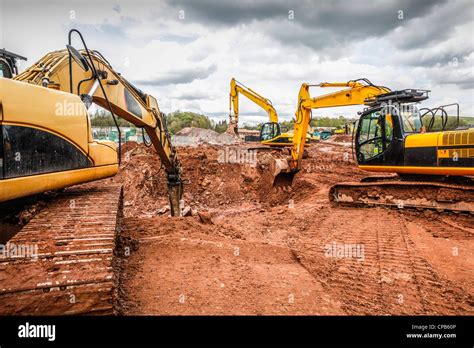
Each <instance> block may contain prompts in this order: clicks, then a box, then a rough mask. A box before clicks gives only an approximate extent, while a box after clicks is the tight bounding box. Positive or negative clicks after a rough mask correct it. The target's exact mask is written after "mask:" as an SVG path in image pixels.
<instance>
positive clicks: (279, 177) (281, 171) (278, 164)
mask: <svg viewBox="0 0 474 348" xmlns="http://www.w3.org/2000/svg"><path fill="white" fill-rule="evenodd" d="M295 174H296V171H293V170H291V169H290V166H289V165H288V161H287V160H286V159H276V160H275V168H274V171H273V187H286V186H291V185H293V179H294V177H295Z"/></svg>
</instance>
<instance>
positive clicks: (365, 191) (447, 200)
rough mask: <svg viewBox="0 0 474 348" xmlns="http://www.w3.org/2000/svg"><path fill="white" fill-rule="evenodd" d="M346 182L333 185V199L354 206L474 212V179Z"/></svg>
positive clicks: (385, 179) (384, 179) (392, 178)
mask: <svg viewBox="0 0 474 348" xmlns="http://www.w3.org/2000/svg"><path fill="white" fill-rule="evenodd" d="M366 179H369V180H370V181H368V180H362V181H361V182H346V183H338V184H336V185H333V186H332V187H331V189H330V192H329V198H330V200H331V201H332V202H334V203H338V204H341V205H352V206H369V207H370V206H388V207H394V208H399V209H405V208H415V209H430V210H436V211H440V212H442V211H450V212H457V213H470V214H474V181H473V180H472V179H470V178H464V180H462V181H463V182H461V183H460V182H459V181H458V180H456V181H458V183H456V182H451V183H450V182H449V180H447V181H444V182H443V181H440V180H437V181H433V180H430V181H419V180H417V181H414V180H409V181H405V180H403V179H401V178H399V179H398V180H396V179H397V178H396V177H395V178H394V177H385V178H383V177H380V178H379V180H375V181H374V180H373V177H368V178H366Z"/></svg>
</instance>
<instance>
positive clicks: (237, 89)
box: [229, 78, 278, 128]
mask: <svg viewBox="0 0 474 348" xmlns="http://www.w3.org/2000/svg"><path fill="white" fill-rule="evenodd" d="M239 94H242V95H244V96H246V97H247V98H248V99H250V100H251V101H253V102H254V103H255V104H257V105H258V106H260V107H261V108H262V109H263V110H265V112H267V114H268V117H269V119H270V122H274V123H278V115H277V112H276V110H275V108H274V107H273V104H272V102H271V101H270V100H269V99H267V98H265V97H263V96H262V95H260V94H258V93H257V92H255V91H254V90H253V89H251V88H249V87H246V86H245V85H243V84H242V83H240V82H238V81H237V80H236V79H234V78H232V80H231V81H230V93H229V118H230V125H231V126H233V127H234V128H237V124H238V122H239ZM232 109H233V112H232Z"/></svg>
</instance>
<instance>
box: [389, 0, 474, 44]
mask: <svg viewBox="0 0 474 348" xmlns="http://www.w3.org/2000/svg"><path fill="white" fill-rule="evenodd" d="M473 11H474V3H473V2H472V0H458V1H452V2H450V3H449V4H448V5H447V6H440V5H439V4H436V5H435V6H433V8H432V9H431V11H430V12H429V13H427V14H426V15H425V16H423V17H419V18H415V19H414V20H411V21H408V22H407V23H404V22H403V21H402V22H401V23H402V25H401V26H400V27H399V28H397V29H396V30H395V31H394V32H393V33H392V35H391V36H390V37H389V39H390V40H391V41H392V43H393V44H395V46H397V47H398V48H401V49H413V48H420V47H427V48H429V47H428V46H429V45H431V44H434V43H436V42H440V41H443V40H445V39H446V38H448V37H449V35H450V34H451V33H452V31H453V30H454V28H455V27H456V26H459V25H462V24H465V23H470V24H471V25H472V24H473V19H474V18H473ZM471 46H472V45H471Z"/></svg>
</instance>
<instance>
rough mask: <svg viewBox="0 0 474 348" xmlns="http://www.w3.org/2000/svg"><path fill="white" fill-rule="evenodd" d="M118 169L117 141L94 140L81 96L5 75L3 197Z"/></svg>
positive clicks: (0, 106) (0, 145)
mask: <svg viewBox="0 0 474 348" xmlns="http://www.w3.org/2000/svg"><path fill="white" fill-rule="evenodd" d="M117 172H118V157H117V147H116V145H115V143H113V142H110V141H94V140H93V138H92V132H91V126H90V121H89V117H88V114H87V110H86V109H85V107H84V103H83V102H82V101H81V100H80V98H79V97H78V96H76V95H74V94H70V93H65V92H61V91H58V90H56V89H53V88H44V87H40V86H36V85H33V84H28V83H25V82H20V81H14V80H10V79H4V78H0V202H4V201H8V200H11V199H15V198H20V197H24V196H28V195H32V194H36V193H40V192H45V191H48V190H54V189H60V188H64V187H67V186H71V185H74V184H79V183H84V182H88V181H93V180H98V179H102V178H106V177H110V176H113V175H115V174H116V173H117Z"/></svg>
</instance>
